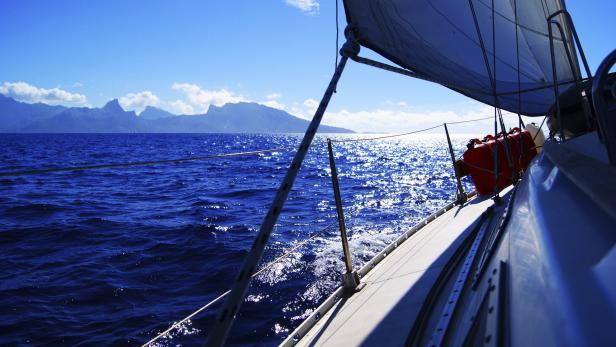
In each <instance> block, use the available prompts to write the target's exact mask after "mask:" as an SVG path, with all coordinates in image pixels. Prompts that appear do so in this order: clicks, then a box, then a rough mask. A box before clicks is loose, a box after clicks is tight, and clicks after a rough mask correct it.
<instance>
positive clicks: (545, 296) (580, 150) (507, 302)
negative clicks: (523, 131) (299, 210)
mask: <svg viewBox="0 0 616 347" xmlns="http://www.w3.org/2000/svg"><path fill="white" fill-rule="evenodd" d="M344 8H345V13H346V21H347V27H346V30H345V36H346V39H347V41H346V43H345V44H344V46H343V47H342V49H341V50H340V54H341V59H340V62H339V63H338V65H337V69H336V71H335V73H334V75H333V77H332V80H331V82H330V84H329V86H328V88H327V90H326V92H325V95H324V96H323V99H322V100H321V103H320V105H319V107H318V109H317V111H316V114H315V116H314V118H313V120H312V122H311V123H310V126H309V128H308V129H307V131H306V134H305V136H304V138H303V140H302V142H301V144H300V146H299V149H298V150H297V153H296V155H295V157H294V159H293V162H292V163H291V165H290V167H289V170H288V172H287V174H286V176H285V178H284V180H283V181H282V183H281V184H280V188H279V190H278V192H277V194H276V196H275V198H274V201H273V202H272V205H271V207H270V209H269V211H268V213H267V215H266V216H265V218H264V221H263V225H262V226H261V228H260V230H259V232H258V234H257V235H256V237H255V240H254V243H253V245H252V248H251V250H250V252H249V253H248V255H247V256H246V259H245V261H244V263H243V265H242V267H241V271H240V272H239V273H238V275H237V278H236V281H235V283H234V287H233V288H232V289H231V291H230V292H229V294H228V296H227V299H226V302H225V304H224V306H223V307H222V308H221V309H220V311H219V313H218V316H217V319H216V323H215V325H214V327H213V329H212V330H211V331H210V332H209V334H208V340H207V345H208V346H220V345H223V344H224V343H225V340H226V338H227V335H228V333H229V331H230V327H231V326H232V324H233V320H234V318H235V315H236V314H237V312H238V310H239V308H240V306H241V304H242V302H243V300H244V296H245V294H246V291H247V288H248V287H249V284H250V281H251V278H252V275H253V274H254V273H255V269H257V265H258V264H259V262H260V260H261V257H262V254H263V250H264V248H265V246H266V245H267V241H268V239H269V236H270V234H271V231H272V228H273V227H274V224H275V223H276V221H277V218H278V216H279V214H280V213H281V211H282V207H283V205H284V202H285V200H286V198H287V195H288V193H289V191H290V190H291V188H292V186H293V182H294V180H295V177H296V175H297V172H298V170H299V169H300V167H301V164H302V161H303V159H304V156H305V155H306V152H307V151H308V148H309V147H310V144H311V142H312V140H313V138H314V136H315V134H316V132H317V129H318V126H319V124H320V122H321V119H322V118H323V115H324V112H325V110H326V108H327V105H328V103H329V101H330V99H331V97H332V95H333V93H334V91H335V89H336V85H337V82H338V80H339V78H340V76H341V75H342V73H343V70H344V68H345V65H346V64H347V63H348V61H349V59H350V60H352V61H355V62H357V63H361V64H368V65H371V66H374V67H376V68H381V69H384V70H387V71H390V72H394V73H399V74H403V75H406V76H409V77H413V78H419V79H423V80H427V81H430V82H434V83H438V84H441V85H443V86H445V87H447V88H449V89H452V90H454V91H456V92H459V93H462V94H464V95H466V96H468V97H469V98H472V99H475V100H478V101H480V102H482V103H485V104H488V105H491V106H493V107H494V120H495V134H494V137H493V138H494V140H493V142H494V144H493V147H492V148H495V150H494V149H493V150H491V151H490V152H488V153H490V154H491V155H492V156H490V155H488V156H487V157H485V158H484V159H485V161H486V162H487V164H488V165H493V167H494V169H493V170H492V173H493V174H494V179H493V182H492V183H491V184H492V185H493V186H494V190H493V191H491V192H490V193H488V194H485V193H484V194H475V193H471V194H467V193H465V192H464V191H463V190H462V189H460V191H459V194H458V199H456V201H455V202H452V203H451V204H448V205H447V206H444V207H443V208H442V209H440V210H438V211H437V212H435V213H434V214H433V215H431V216H430V217H428V218H426V219H425V220H423V221H422V222H420V223H419V224H418V225H416V226H415V227H413V228H411V229H410V230H408V231H406V232H405V233H403V234H402V235H401V236H400V237H399V238H398V239H397V240H395V241H394V242H393V243H392V244H390V245H389V246H388V247H387V248H386V249H384V250H383V251H382V252H381V253H379V254H378V255H377V256H375V257H374V258H373V259H372V260H371V261H369V262H368V263H367V264H366V265H365V266H364V267H363V268H361V269H357V270H353V269H352V267H350V266H349V265H350V263H351V262H350V255H349V254H348V245H346V235H345V230H344V219H343V216H342V215H339V218H338V219H339V221H340V231H341V239H342V245H343V249H344V250H345V252H344V253H345V263H346V264H347V269H346V273H345V274H344V276H343V279H342V281H341V282H342V284H341V286H340V288H339V289H338V290H336V291H335V292H334V293H333V294H332V295H331V296H330V297H329V298H328V299H326V300H325V301H324V302H323V303H322V304H321V306H319V307H318V308H316V309H315V310H314V312H313V313H312V314H311V315H310V316H309V317H308V318H307V319H306V320H305V321H304V322H303V323H302V324H301V325H300V326H299V327H298V328H297V329H296V330H295V331H293V332H292V333H290V334H289V336H288V338H287V339H286V340H284V341H283V342H282V346H292V345H301V346H321V345H325V346H353V345H366V346H372V345H378V346H385V345H387V346H401V345H406V346H445V345H447V346H480V345H486V346H487V345H490V346H495V345H498V346H507V345H511V346H539V345H540V346H581V345H589V346H614V345H616V332H614V330H613V328H614V327H615V326H616V246H615V245H616V78H615V77H616V76H615V75H614V74H613V73H610V69H611V67H612V66H613V65H614V63H615V62H616V51H614V52H612V53H611V54H609V55H608V56H607V57H606V58H605V60H604V61H603V62H602V63H601V65H600V67H599V68H598V70H597V71H596V72H595V73H594V74H592V73H591V71H590V68H589V66H588V63H587V62H586V58H585V56H584V52H583V50H582V46H581V43H580V40H579V38H578V36H577V33H576V30H575V26H574V24H573V20H572V18H571V16H570V14H569V13H568V12H567V9H566V7H565V4H564V2H563V1H562V0H507V1H504V0H498V1H496V0H468V1H451V0H411V1H409V0H373V1H364V0H345V1H344ZM362 47H363V48H366V49H369V50H372V51H374V52H376V53H378V54H379V55H381V56H382V57H383V58H385V59H386V60H387V61H388V63H384V62H382V61H376V60H372V59H367V58H365V57H363V56H362V55H361V54H360V52H361V49H362ZM579 60H581V63H582V64H581V65H582V67H580V62H579ZM583 72H584V74H585V75H586V77H582V75H583ZM503 111H509V112H512V113H515V114H518V115H519V116H521V115H524V116H531V117H545V118H544V119H547V126H548V130H549V136H548V139H547V140H546V141H545V143H544V144H541V145H537V146H536V147H539V146H540V147H541V150H540V152H539V151H537V152H538V154H536V155H535V156H534V158H533V159H532V161H531V162H530V164H529V165H528V167H527V168H526V169H525V170H522V169H523V168H521V167H518V166H516V165H515V161H516V158H514V157H513V155H512V148H511V147H512V146H514V145H515V144H514V143H513V142H512V141H509V137H508V130H507V129H505V126H504V122H503V120H502V112H503ZM499 138H500V139H501V141H500V142H499V140H498V139H499ZM499 156H500V158H499ZM452 158H453V155H452ZM504 159H506V160H504ZM502 163H506V165H502ZM454 165H455V164H454ZM488 167H489V166H488ZM332 173H335V170H333V171H332ZM499 175H505V177H507V179H506V184H505V186H499V185H498V184H497V182H499V177H502V176H499ZM458 179H459V177H458ZM334 183H335V177H334ZM475 183H476V184H477V183H478V182H475ZM484 183H485V182H484ZM334 188H336V185H335V184H334ZM337 200H338V199H337Z"/></svg>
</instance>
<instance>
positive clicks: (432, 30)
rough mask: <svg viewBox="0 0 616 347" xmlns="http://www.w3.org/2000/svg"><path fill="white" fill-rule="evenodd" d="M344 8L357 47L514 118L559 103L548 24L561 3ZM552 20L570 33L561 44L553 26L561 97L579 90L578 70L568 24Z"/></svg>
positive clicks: (400, 1) (381, 0)
mask: <svg viewBox="0 0 616 347" xmlns="http://www.w3.org/2000/svg"><path fill="white" fill-rule="evenodd" d="M471 2H472V3H471ZM493 3H494V9H493V8H492V4H493ZM344 5H345V10H346V15H347V22H348V23H349V26H350V28H351V29H352V30H353V32H354V33H355V36H356V38H357V40H358V42H359V44H360V45H362V46H364V47H366V48H369V49H371V50H373V51H376V52H377V53H379V54H381V55H382V56H383V57H385V58H387V59H389V60H390V61H392V62H394V63H396V64H398V65H399V66H401V67H403V68H406V69H409V70H412V71H413V72H416V73H418V74H420V75H423V76H426V77H428V78H430V79H433V80H438V81H442V82H443V84H446V85H447V86H448V87H449V88H451V89H453V90H456V91H458V92H461V93H463V94H465V95H468V96H470V97H472V98H474V99H476V100H479V101H481V102H484V103H487V104H490V105H495V104H496V106H499V107H500V108H502V109H505V110H508V111H511V112H515V113H518V112H519V113H521V114H525V115H529V116H540V115H545V114H546V113H547V112H549V110H550V108H551V107H552V105H553V104H554V90H553V89H552V86H553V83H554V79H553V73H552V59H551V55H550V40H549V29H548V21H547V18H548V17H549V16H550V15H551V14H553V13H555V12H557V11H559V10H562V9H563V8H564V6H563V4H562V2H561V1H560V0H494V1H492V0H469V1H467V0H455V1H452V0H371V1H365V0H344ZM516 7H517V9H516ZM473 12H474V13H473ZM493 13H494V22H493V21H492V14H493ZM473 14H475V17H476V19H477V22H475V20H474V16H473ZM554 20H555V21H557V22H559V23H560V24H561V26H562V28H563V29H564V32H565V38H564V39H563V37H562V36H561V34H560V32H559V30H558V28H557V26H556V25H553V27H552V29H553V36H554V49H555V51H554V53H555V62H556V71H557V81H558V83H559V84H560V86H559V90H560V91H561V93H562V92H564V91H566V90H567V89H568V88H571V87H572V86H573V85H574V84H573V81H574V76H579V67H578V66H577V59H576V54H575V51H573V48H572V47H573V45H572V44H571V37H570V35H569V33H570V30H569V25H568V22H567V21H566V19H565V17H564V15H558V16H556V17H554ZM476 23H477V25H478V27H479V33H478V32H477V25H476ZM482 41H483V42H482ZM482 43H483V49H482ZM565 47H568V49H570V50H571V51H570V52H572V57H573V62H574V66H573V67H572V66H571V65H570V64H569V61H568V59H567V54H566V50H565ZM484 49H485V52H484ZM484 53H485V54H484ZM486 58H487V64H488V67H486ZM494 60H495V61H496V64H495V65H496V68H495V66H494V63H493V61H494ZM518 66H519V69H518ZM488 68H489V71H488ZM494 76H495V81H496V83H495V88H494V86H493V85H492V78H493V77H494ZM518 82H519V83H518ZM494 89H495V91H496V95H497V98H498V99H495V96H494Z"/></svg>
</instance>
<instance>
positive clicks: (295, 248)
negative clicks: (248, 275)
mask: <svg viewBox="0 0 616 347" xmlns="http://www.w3.org/2000/svg"><path fill="white" fill-rule="evenodd" d="M335 225H336V223H332V224H330V225H328V226H327V227H325V228H323V229H321V230H319V231H317V232H316V233H314V234H313V235H312V236H310V237H309V238H307V239H306V240H304V241H301V242H299V243H298V244H297V245H295V246H294V247H293V248H291V249H289V250H288V251H287V252H285V253H284V254H283V255H281V256H279V257H278V258H276V259H274V260H272V261H271V262H269V263H267V264H266V265H265V266H263V267H262V268H261V269H260V270H259V271H257V272H255V273H254V274H253V275H252V277H256V276H257V275H259V274H260V273H262V272H264V271H265V270H267V269H269V268H270V267H272V266H274V265H275V264H277V263H279V262H280V261H281V260H283V259H285V258H286V257H288V256H289V255H290V254H291V253H293V252H295V251H296V250H298V249H299V248H300V247H302V246H304V245H305V244H306V243H308V242H309V241H312V240H313V239H314V238H316V237H317V236H319V235H321V234H323V233H324V232H325V231H327V230H329V229H331V228H332V227H334V226H335ZM230 292H231V289H229V290H227V291H226V292H224V293H222V294H220V295H219V296H217V297H216V298H215V299H214V300H212V301H210V302H208V303H207V304H205V305H203V306H201V307H200V308H198V309H197V310H195V311H193V312H192V313H191V314H189V315H188V316H186V317H184V318H183V319H182V320H180V321H178V322H175V323H173V324H172V325H171V326H170V327H169V328H167V329H166V330H164V331H163V332H161V333H159V334H158V335H156V336H155V337H154V338H152V339H150V340H149V341H148V342H146V343H144V344H143V345H141V347H147V346H150V345H151V344H152V343H154V342H156V341H157V340H159V339H160V338H162V337H164V336H165V335H167V334H168V333H169V332H171V331H172V330H174V329H176V328H177V327H179V326H180V325H182V324H183V323H184V322H186V321H188V320H189V319H191V318H192V317H194V316H196V315H197V314H199V313H200V312H203V310H205V309H206V308H208V307H210V306H212V305H213V304H215V303H217V302H218V301H220V300H221V299H223V298H224V297H226V296H227V295H228V294H229V293H230Z"/></svg>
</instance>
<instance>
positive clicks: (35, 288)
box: [0, 134, 463, 346]
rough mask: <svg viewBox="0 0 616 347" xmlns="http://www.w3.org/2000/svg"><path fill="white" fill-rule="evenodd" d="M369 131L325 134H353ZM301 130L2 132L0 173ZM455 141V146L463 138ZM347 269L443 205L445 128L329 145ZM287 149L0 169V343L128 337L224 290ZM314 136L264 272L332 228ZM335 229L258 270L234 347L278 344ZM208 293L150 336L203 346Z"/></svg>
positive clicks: (333, 253)
mask: <svg viewBox="0 0 616 347" xmlns="http://www.w3.org/2000/svg"><path fill="white" fill-rule="evenodd" d="M358 137H366V136H365V135H346V136H340V135H335V136H334V138H338V139H342V138H358ZM300 140H301V136H300V135H245V134H242V135H239V134H238V135H234V134H123V135H115V134H87V135H86V134H14V135H13V134H0V146H1V148H2V152H0V171H1V172H7V171H22V170H28V169H45V168H55V167H65V166H78V165H96V164H106V163H122V162H134V161H146V160H147V161H150V160H161V159H171V158H183V157H189V156H203V155H208V154H220V153H231V152H238V151H252V150H260V149H266V148H279V147H292V148H295V147H297V145H298V144H299V141H300ZM454 142H455V147H456V148H457V149H458V151H460V150H461V149H462V148H463V139H462V138H460V139H456V140H455V141H454ZM334 147H335V152H336V163H337V165H338V170H339V177H340V186H341V191H342V197H343V202H344V207H345V213H346V220H347V224H348V225H347V228H348V230H349V236H350V248H351V252H352V255H353V263H354V266H355V267H359V266H360V265H361V264H363V263H365V262H366V261H368V260H369V259H370V258H371V257H372V256H374V255H375V254H376V253H377V252H378V251H380V250H381V249H382V248H383V247H384V246H385V245H386V244H388V243H389V242H391V241H392V240H393V239H394V238H395V237H396V236H397V235H399V234H400V233H401V232H403V231H405V230H406V229H407V228H410V227H411V226H412V225H414V224H415V223H416V222H417V221H419V220H420V219H422V218H424V217H426V216H427V215H429V214H430V213H431V212H432V211H434V210H435V209H437V208H439V207H441V206H442V205H444V204H445V203H447V202H449V201H451V200H452V199H453V197H454V195H455V182H454V177H453V172H452V168H451V161H450V158H449V153H448V151H447V147H446V141H445V138H444V136H443V135H441V134H438V135H437V134H434V135H430V134H428V135H415V136H411V137H398V138H390V139H383V140H378V141H369V142H346V143H335V144H334ZM293 154H294V152H293V151H292V150H289V151H286V150H280V151H275V152H273V153H262V154H258V155H250V156H239V157H225V158H215V159H209V160H203V161H192V162H185V163H180V164H161V165H151V166H137V167H123V168H111V169H97V170H87V171H69V172H57V173H47V174H38V175H24V176H3V177H0V252H1V253H2V261H1V262H0V345H23V346H36V345H55V346H76V345H117V346H125V345H130V346H136V345H140V344H142V343H144V342H146V341H148V340H149V339H150V338H152V337H154V336H155V335H156V334H157V333H158V332H161V331H163V330H164V329H166V328H167V327H169V326H170V325H171V324H173V322H176V321H179V320H180V319H182V318H183V317H185V316H187V315H188V314H190V313H191V312H193V311H194V310H196V309H197V308H199V307H201V306H203V305H204V304H206V303H207V302H209V301H210V300H212V299H214V298H215V297H217V296H218V295H220V294H221V293H223V292H224V291H226V290H227V289H229V288H231V286H232V283H233V278H234V277H235V276H236V274H237V271H238V268H239V266H240V264H241V262H242V260H243V258H244V256H245V255H246V254H247V250H248V249H249V248H250V245H251V243H252V241H253V237H254V235H255V234H256V232H257V230H258V228H259V226H260V224H261V222H262V220H263V217H264V215H265V213H266V211H267V209H268V207H269V204H270V202H271V200H272V198H273V196H274V194H275V192H276V189H277V187H278V185H279V184H280V181H281V179H282V177H283V175H284V173H285V172H286V169H287V167H288V166H289V164H290V162H291V158H292V156H293ZM333 200H334V199H333V194H332V189H331V178H330V172H329V162H328V157H327V150H326V145H325V137H324V136H317V138H316V139H315V142H314V145H313V147H312V149H311V150H310V152H309V153H308V156H307V158H306V161H305V163H304V165H303V166H302V169H301V171H300V174H299V176H298V177H297V180H296V183H295V186H294V187H293V190H292V192H291V194H290V196H289V199H288V201H287V203H286V205H285V208H284V210H283V213H282V214H281V217H280V220H279V222H278V224H277V226H276V228H275V230H274V233H273V234H272V238H271V239H270V242H269V244H268V247H267V250H266V253H265V256H264V259H263V262H262V264H261V266H263V265H265V264H266V263H267V262H269V261H272V260H273V259H275V258H277V257H278V256H280V255H282V254H283V253H285V252H286V251H287V250H289V249H291V248H292V247H294V246H295V245H297V244H298V243H299V242H301V241H303V240H305V239H306V238H308V237H309V236H311V235H314V233H315V232H318V231H320V230H323V229H324V228H326V227H327V226H329V225H331V224H332V223H335V222H336V218H335V217H336V214H335V206H334V202H333ZM343 269H344V266H343V263H342V250H341V244H340V237H339V233H338V230H337V227H333V228H330V229H328V230H326V231H325V232H323V233H322V234H321V235H319V236H317V237H316V238H315V239H314V240H312V241H310V242H308V243H307V244H306V245H305V246H303V247H301V248H299V249H297V250H296V251H293V252H292V253H291V254H290V255H289V256H288V257H286V258H284V259H283V260H282V261H280V262H278V263H276V264H275V265H273V266H271V267H269V268H268V269H267V270H266V271H264V272H263V273H261V274H260V275H258V276H257V277H256V278H255V280H254V281H253V283H252V286H251V288H250V290H249V295H248V297H247V298H246V301H245V303H244V305H243V306H242V310H241V311H240V313H239V315H238V318H237V320H236V322H235V325H234V327H233V330H232V332H231V334H230V338H229V341H228V342H229V344H230V345H275V344H277V343H279V342H281V341H282V340H283V339H284V338H285V337H286V336H287V335H288V333H289V332H290V331H292V330H293V329H294V328H295V327H297V326H298V325H299V324H300V323H301V321H302V319H304V318H305V317H307V316H308V315H309V314H310V312H311V311H312V310H313V309H314V308H315V307H316V306H318V304H319V303H320V302H322V301H323V299H324V298H326V297H327V296H328V295H329V294H330V293H331V292H332V291H333V290H334V289H335V288H336V287H337V286H338V285H339V283H340V276H341V273H342V272H343ZM219 307H220V303H219V304H216V305H214V306H212V307H211V308H208V309H206V310H205V311H203V312H202V313H200V314H199V315H197V316H195V317H194V318H193V319H192V320H190V321H188V322H187V323H186V324H183V325H182V327H181V329H179V330H175V331H173V332H172V334H171V335H170V336H168V337H167V338H165V339H162V340H160V341H159V342H160V345H163V346H175V345H184V346H192V345H197V344H202V343H203V342H204V341H205V337H206V335H207V332H208V329H209V328H210V327H211V325H212V322H213V319H214V317H215V314H216V311H217V309H218V308H219Z"/></svg>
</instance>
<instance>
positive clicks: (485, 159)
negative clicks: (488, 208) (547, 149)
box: [462, 128, 537, 194]
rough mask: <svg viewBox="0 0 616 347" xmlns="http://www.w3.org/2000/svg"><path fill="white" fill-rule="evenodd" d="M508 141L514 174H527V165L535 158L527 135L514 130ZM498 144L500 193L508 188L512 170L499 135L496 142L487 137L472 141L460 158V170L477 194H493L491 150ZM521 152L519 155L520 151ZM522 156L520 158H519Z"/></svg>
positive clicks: (502, 137) (535, 152) (516, 129)
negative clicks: (523, 172) (466, 176)
mask: <svg viewBox="0 0 616 347" xmlns="http://www.w3.org/2000/svg"><path fill="white" fill-rule="evenodd" d="M507 141H508V143H509V148H510V150H511V157H512V158H513V165H514V170H515V171H516V172H520V171H523V170H526V168H527V167H528V164H529V163H530V161H531V160H532V159H533V158H534V157H535V155H537V149H536V148H535V143H534V142H533V139H532V137H531V136H530V133H529V132H528V131H520V129H519V128H513V129H512V130H511V132H510V133H509V134H507ZM497 142H498V189H499V190H501V189H503V188H505V187H507V186H508V185H510V184H511V181H512V179H511V169H510V168H509V162H508V160H507V155H506V154H505V153H506V152H505V137H504V136H503V135H502V134H501V135H499V136H498V140H497V141H494V136H492V135H487V136H486V137H485V138H484V139H483V141H480V140H479V139H472V140H471V141H470V142H469V143H468V146H467V147H468V149H467V150H466V152H464V154H463V155H462V162H463V169H464V171H465V172H466V173H468V174H470V176H471V179H472V180H473V183H474V184H475V187H476V189H477V193H479V194H490V193H493V192H494V149H495V147H496V143H497ZM520 149H521V151H520ZM520 153H522V155H520Z"/></svg>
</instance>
